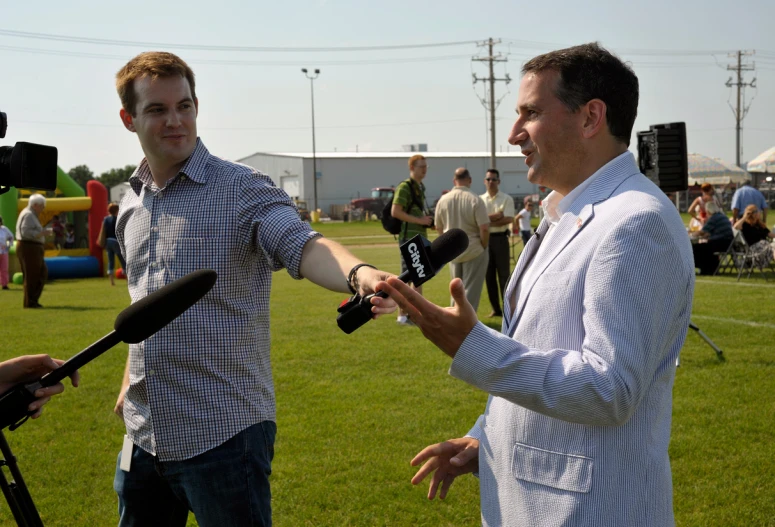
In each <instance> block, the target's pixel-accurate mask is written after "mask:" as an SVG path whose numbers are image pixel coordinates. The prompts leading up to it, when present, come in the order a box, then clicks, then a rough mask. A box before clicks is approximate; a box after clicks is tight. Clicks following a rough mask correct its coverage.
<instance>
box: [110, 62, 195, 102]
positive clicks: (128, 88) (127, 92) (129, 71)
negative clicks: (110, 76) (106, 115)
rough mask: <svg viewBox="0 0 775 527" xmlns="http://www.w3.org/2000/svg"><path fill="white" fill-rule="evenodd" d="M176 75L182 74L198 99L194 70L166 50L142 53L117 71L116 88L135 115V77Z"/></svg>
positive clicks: (192, 95)
mask: <svg viewBox="0 0 775 527" xmlns="http://www.w3.org/2000/svg"><path fill="white" fill-rule="evenodd" d="M176 75H180V76H181V77H183V78H185V79H186V80H187V81H188V85H189V86H190V87H191V97H192V98H193V99H194V100H196V90H195V89H194V71H193V70H192V69H191V68H190V67H189V66H188V64H186V63H185V62H184V61H183V59H181V58H180V57H178V56H177V55H173V54H172V53H167V52H166V51H146V52H144V53H140V54H139V55H137V56H136V57H135V58H133V59H132V60H130V61H129V62H127V63H126V65H125V66H124V67H123V68H121V69H120V70H118V73H116V90H117V91H118V96H119V98H120V99H121V106H123V107H124V110H126V111H127V112H129V114H130V115H132V116H133V117H134V116H135V115H136V111H137V110H136V108H137V93H136V92H135V79H140V78H142V77H146V76H148V77H150V78H151V80H155V79H158V78H159V77H174V76H176Z"/></svg>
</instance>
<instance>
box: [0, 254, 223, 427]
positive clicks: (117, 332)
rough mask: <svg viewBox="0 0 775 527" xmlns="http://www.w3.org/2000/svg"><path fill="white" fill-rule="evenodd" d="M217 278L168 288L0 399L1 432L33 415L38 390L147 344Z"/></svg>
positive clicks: (189, 278)
mask: <svg viewBox="0 0 775 527" xmlns="http://www.w3.org/2000/svg"><path fill="white" fill-rule="evenodd" d="M217 278H218V273H216V272H215V271H212V270H210V269H201V270H199V271H194V272H193V273H189V274H187V275H186V276H184V277H183V278H180V279H178V280H175V281H174V282H172V283H171V284H168V285H165V286H164V287H162V288H161V289H159V290H158V291H155V292H153V293H151V294H150V295H148V296H146V297H145V298H142V299H141V300H138V301H137V302H135V303H134V304H132V305H131V306H129V307H128V308H126V309H124V310H123V311H122V312H121V313H119V314H118V316H117V317H116V322H115V324H114V325H113V331H111V332H110V333H108V334H107V335H105V336H104V337H102V338H101V339H100V340H98V341H97V342H95V343H94V344H92V345H91V346H89V347H88V348H86V349H85V350H83V351H81V352H80V353H78V354H76V355H74V356H72V357H71V358H70V359H69V360H68V361H67V362H65V363H64V364H62V365H61V366H60V367H59V368H57V369H56V370H53V371H50V372H48V373H47V374H46V375H44V376H43V377H41V378H40V379H38V380H37V381H33V382H31V383H24V384H18V385H16V386H14V387H13V388H11V389H10V390H9V391H7V392H6V393H4V394H3V395H2V396H0V430H2V429H3V428H5V427H6V426H10V428H9V429H10V430H15V429H17V428H18V427H19V426H21V425H22V424H23V423H24V422H25V421H26V420H27V417H28V416H30V415H32V413H33V412H29V411H28V410H27V406H29V404H30V403H31V402H32V401H34V400H35V399H37V397H35V395H34V393H35V391H36V390H38V389H40V388H45V387H47V386H53V385H54V384H56V383H58V382H59V381H61V380H62V379H64V378H65V377H68V376H70V375H72V374H73V373H74V372H75V371H76V370H77V369H79V368H80V367H82V366H83V365H85V364H86V363H88V362H89V361H91V360H93V359H95V358H97V357H98V356H100V355H102V354H103V353H104V352H106V351H108V350H109V349H110V348H112V347H113V346H115V345H116V344H118V343H119V342H126V343H128V344H137V343H138V342H142V341H144V340H145V339H147V338H148V337H150V336H151V335H153V334H154V333H156V332H157V331H159V330H160V329H162V328H163V327H165V326H166V325H167V324H169V323H170V322H172V321H173V320H175V319H176V318H178V317H179V316H180V315H182V314H183V312H185V311H186V310H187V309H188V308H190V307H191V306H193V305H194V304H196V303H197V302H198V301H199V299H201V298H202V297H203V296H205V295H206V294H207V293H208V292H209V291H210V289H212V288H213V285H215V281H216V279H217Z"/></svg>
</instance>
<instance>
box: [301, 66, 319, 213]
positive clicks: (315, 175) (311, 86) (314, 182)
mask: <svg viewBox="0 0 775 527" xmlns="http://www.w3.org/2000/svg"><path fill="white" fill-rule="evenodd" d="M301 72H302V73H303V74H304V75H305V76H306V77H307V78H308V79H309V93H310V99H311V101H312V188H313V191H314V193H315V194H314V195H315V200H314V208H313V209H312V210H314V211H316V212H317V210H318V159H317V152H316V151H315V84H314V82H315V79H317V78H318V76H319V75H320V70H319V69H316V70H315V73H314V74H312V75H310V74H309V73H308V72H307V68H302V69H301Z"/></svg>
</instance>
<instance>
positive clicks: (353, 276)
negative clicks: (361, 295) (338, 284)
mask: <svg viewBox="0 0 775 527" xmlns="http://www.w3.org/2000/svg"><path fill="white" fill-rule="evenodd" d="M361 267H371V268H372V269H376V267H374V266H373V265H371V264H367V263H359V264H358V265H356V266H355V267H353V268H352V269H350V274H349V275H347V287H348V288H350V292H351V293H352V294H354V295H356V294H358V280H357V275H356V274H355V273H357V272H358V269H360V268H361ZM353 280H355V284H354V285H353Z"/></svg>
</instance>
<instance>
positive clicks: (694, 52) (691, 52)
mask: <svg viewBox="0 0 775 527" xmlns="http://www.w3.org/2000/svg"><path fill="white" fill-rule="evenodd" d="M503 41H504V42H508V43H511V44H514V45H517V46H520V47H524V48H533V49H559V48H567V47H570V46H572V45H573V44H567V43H565V44H561V43H558V42H540V41H536V40H520V39H516V38H506V39H503ZM611 49H613V50H614V51H616V53H617V54H620V55H645V56H660V55H664V56H670V57H675V56H679V55H683V56H701V55H726V54H727V53H730V50H728V49H706V50H702V49H648V48H611Z"/></svg>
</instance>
